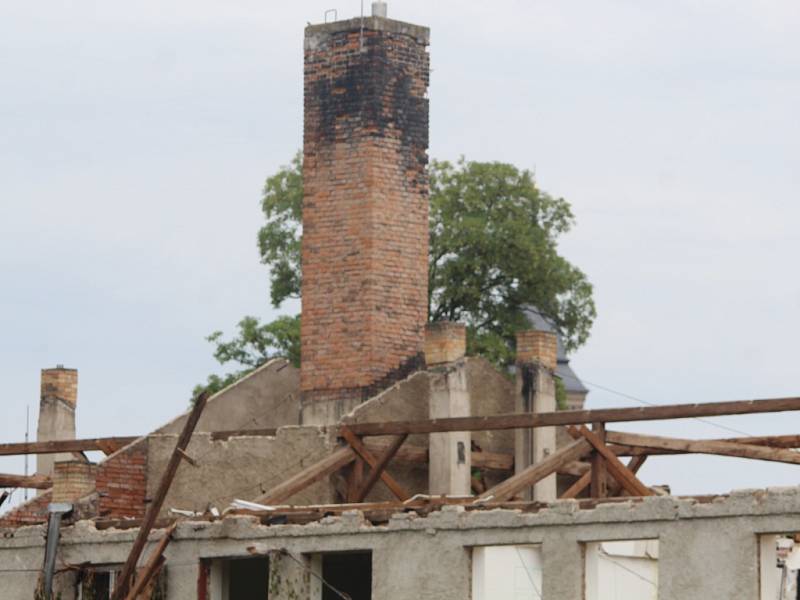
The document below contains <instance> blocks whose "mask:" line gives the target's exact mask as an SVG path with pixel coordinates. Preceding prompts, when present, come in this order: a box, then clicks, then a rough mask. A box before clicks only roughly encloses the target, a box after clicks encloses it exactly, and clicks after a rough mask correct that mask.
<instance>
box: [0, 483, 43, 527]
mask: <svg viewBox="0 0 800 600" xmlns="http://www.w3.org/2000/svg"><path fill="white" fill-rule="evenodd" d="M50 502H52V494H51V493H50V492H49V491H48V492H44V493H43V494H39V495H38V496H36V497H35V498H33V499H32V500H28V501H27V502H26V503H25V504H21V505H19V506H17V507H16V508H15V509H13V510H10V511H9V512H7V513H6V514H4V515H3V516H2V517H0V527H23V526H25V525H38V524H40V523H46V522H47V505H48V504H50Z"/></svg>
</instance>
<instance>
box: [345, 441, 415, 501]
mask: <svg viewBox="0 0 800 600" xmlns="http://www.w3.org/2000/svg"><path fill="white" fill-rule="evenodd" d="M339 433H340V434H341V436H342V437H343V438H344V440H345V441H346V442H347V443H348V444H350V447H351V448H352V449H353V450H355V451H356V452H357V453H358V455H359V456H360V457H361V458H362V459H364V461H366V463H367V464H368V465H369V466H370V467H371V468H372V470H373V471H374V470H376V469H377V467H378V460H377V459H376V458H375V456H374V455H373V454H372V452H370V451H369V450H368V449H367V447H366V446H365V445H364V442H362V441H361V440H360V439H359V438H358V437H357V436H355V435H353V432H352V431H350V430H349V429H348V428H347V427H341V428H340V429H339ZM378 475H379V476H380V478H381V481H383V483H385V484H386V487H388V488H389V489H390V490H391V492H392V493H393V494H394V495H395V496H396V497H397V499H398V500H406V499H408V498H409V493H408V492H407V491H406V490H405V488H403V486H402V485H400V484H399V483H397V481H396V480H395V478H394V477H392V476H391V475H389V473H387V472H386V469H385V468H382V469H380V470H379V471H378Z"/></svg>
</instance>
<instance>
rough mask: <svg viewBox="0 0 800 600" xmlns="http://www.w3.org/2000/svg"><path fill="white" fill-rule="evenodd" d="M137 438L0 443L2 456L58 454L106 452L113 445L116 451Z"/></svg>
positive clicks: (0, 454)
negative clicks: (89, 451) (92, 451)
mask: <svg viewBox="0 0 800 600" xmlns="http://www.w3.org/2000/svg"><path fill="white" fill-rule="evenodd" d="M137 439H138V438H136V437H107V438H90V439H83V440H53V441H50V442H15V443H13V444H0V456H14V455H18V454H58V453H60V452H64V453H70V452H85V451H87V450H101V451H103V452H106V450H107V449H109V448H111V447H113V448H115V450H114V451H116V450H118V449H120V448H122V447H123V446H127V445H128V444H130V443H131V442H134V441H136V440H137Z"/></svg>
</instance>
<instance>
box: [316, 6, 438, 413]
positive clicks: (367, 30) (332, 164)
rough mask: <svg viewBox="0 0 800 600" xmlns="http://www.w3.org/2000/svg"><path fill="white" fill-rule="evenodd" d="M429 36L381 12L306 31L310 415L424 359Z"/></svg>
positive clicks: (363, 395) (333, 408) (344, 405)
mask: <svg viewBox="0 0 800 600" xmlns="http://www.w3.org/2000/svg"><path fill="white" fill-rule="evenodd" d="M429 36H430V33H429V30H428V29H427V28H425V27H419V26H416V25H410V24H408V23H402V22H399V21H394V20H390V19H386V18H383V17H375V16H373V17H369V18H365V19H363V20H362V19H352V20H348V21H338V22H335V23H328V24H325V25H314V26H309V27H307V28H306V31H305V84H304V89H305V103H304V108H305V130H304V157H303V158H304V162H303V175H304V180H303V184H304V189H305V196H304V199H303V248H302V268H303V286H302V314H303V316H302V329H301V352H302V367H301V377H300V381H301V390H302V397H303V422H304V423H328V422H332V421H334V420H336V419H338V417H339V416H341V415H342V414H343V413H344V412H347V411H349V410H350V409H351V408H353V407H354V406H355V405H357V404H358V403H360V402H362V401H363V400H365V399H367V398H368V397H370V396H371V395H372V394H374V393H375V392H377V391H379V390H380V389H382V388H383V387H386V386H387V385H389V384H390V383H392V382H393V381H394V380H396V379H397V378H399V377H402V376H404V375H405V374H407V373H408V372H410V371H412V370H414V369H415V368H417V367H418V365H421V364H422V363H423V358H422V350H423V341H424V333H425V323H426V321H427V302H428V300H427V295H428V270H427V265H428V262H427V260H428V256H427V255H428V178H427V174H426V165H427V162H428V156H427V150H428V99H427V90H428V75H429V60H428V52H427V46H428V43H429Z"/></svg>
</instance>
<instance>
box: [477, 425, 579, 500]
mask: <svg viewBox="0 0 800 600" xmlns="http://www.w3.org/2000/svg"><path fill="white" fill-rule="evenodd" d="M591 450H592V445H591V444H590V443H589V442H588V441H586V440H575V441H574V442H571V443H570V444H568V445H567V446H564V447H563V448H561V449H560V450H558V451H556V452H554V453H553V454H551V455H550V456H548V457H547V458H545V459H544V460H543V461H541V462H539V463H536V464H535V465H531V466H529V467H527V468H526V469H524V470H522V471H520V472H519V473H517V474H516V475H514V476H513V477H509V478H508V479H506V480H505V481H503V482H501V483H499V484H497V485H496V486H494V487H493V488H490V489H488V490H486V491H485V492H484V493H483V494H481V495H480V496H479V497H478V498H479V499H480V500H487V501H488V500H493V501H503V500H507V499H509V498H511V497H512V496H513V495H514V494H516V493H517V492H519V491H521V490H523V489H525V488H526V487H528V486H531V485H533V484H535V483H536V482H537V481H541V480H542V479H544V478H545V477H547V476H548V475H550V474H551V473H555V472H556V471H558V469H559V468H560V467H562V466H564V465H566V464H568V463H571V462H573V461H575V460H578V459H579V458H581V457H583V456H585V455H586V454H589V452H591Z"/></svg>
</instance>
